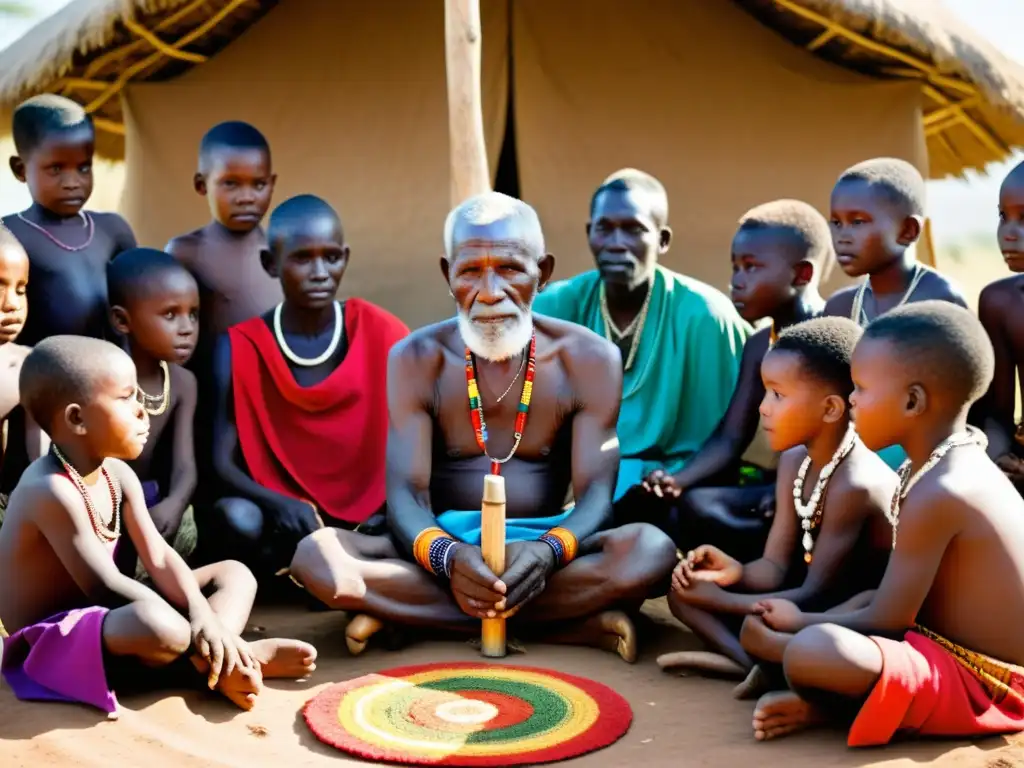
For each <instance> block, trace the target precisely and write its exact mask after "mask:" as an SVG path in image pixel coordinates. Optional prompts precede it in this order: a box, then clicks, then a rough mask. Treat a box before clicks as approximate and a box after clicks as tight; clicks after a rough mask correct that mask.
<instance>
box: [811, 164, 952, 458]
mask: <svg viewBox="0 0 1024 768" xmlns="http://www.w3.org/2000/svg"><path fill="white" fill-rule="evenodd" d="M924 215H925V181H924V178H923V177H922V176H921V173H920V171H918V170H917V168H915V167H914V166H913V165H911V164H910V163H908V162H907V161H906V160H899V159H897V158H892V157H879V158H874V159H872V160H866V161H864V162H862V163H858V164H857V165H855V166H853V167H852V168H849V169H847V170H846V171H844V172H843V174H842V175H841V176H840V177H839V180H838V181H837V182H836V185H835V187H834V188H833V190H832V201H831V225H832V243H833V245H834V247H835V252H836V260H837V261H838V262H839V266H840V267H841V268H842V270H843V272H845V273H846V274H847V275H849V276H850V277H854V278H861V277H863V278H864V279H863V280H862V281H861V283H860V285H858V286H854V287H851V288H843V289H841V290H839V291H836V292H835V293H834V294H833V295H832V296H831V297H830V298H829V300H828V304H826V305H825V314H826V315H836V316H839V317H849V318H850V319H851V320H853V321H854V322H855V323H857V324H859V325H860V326H861V327H863V326H866V325H867V324H868V323H870V322H871V321H872V320H873V319H874V318H876V317H879V316H880V315H883V314H885V313H886V312H888V311H889V310H891V309H893V308H895V307H899V306H902V305H903V304H907V303H910V302H914V301H927V300H929V299H937V300H940V301H949V302H952V303H953V304H957V305H959V306H961V307H966V306H967V301H966V300H965V299H964V297H963V294H962V293H961V292H960V289H959V288H957V287H956V286H955V285H954V284H953V283H952V282H951V281H950V280H949V279H948V278H946V277H944V276H943V275H942V274H940V273H939V272H937V271H935V270H934V269H932V268H931V267H928V266H925V265H924V264H922V263H921V262H919V261H918V260H917V257H916V256H915V254H914V250H913V245H914V244H915V243H916V242H917V241H918V239H919V238H920V236H921V232H922V230H923V227H924ZM880 455H881V456H882V459H883V460H884V461H885V463H886V464H888V465H889V466H890V467H892V468H893V469H896V468H897V467H898V466H899V465H900V464H901V463H902V462H903V459H904V458H906V455H905V454H904V453H903V451H902V450H900V449H899V447H897V446H883V450H882V451H881V452H880Z"/></svg>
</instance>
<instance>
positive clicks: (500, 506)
mask: <svg viewBox="0 0 1024 768" xmlns="http://www.w3.org/2000/svg"><path fill="white" fill-rule="evenodd" d="M480 550H481V552H482V553H483V556H484V562H485V563H487V567H488V568H490V569H491V570H492V571H493V572H494V574H495V575H496V576H501V574H503V573H504V572H505V478H503V477H501V476H500V475H486V476H485V477H484V496H483V501H482V502H481V504H480ZM481 630H482V634H481V637H480V647H481V650H482V651H483V654H484V656H490V657H491V658H499V657H501V656H504V655H505V620H504V619H484V622H483V627H482V628H481Z"/></svg>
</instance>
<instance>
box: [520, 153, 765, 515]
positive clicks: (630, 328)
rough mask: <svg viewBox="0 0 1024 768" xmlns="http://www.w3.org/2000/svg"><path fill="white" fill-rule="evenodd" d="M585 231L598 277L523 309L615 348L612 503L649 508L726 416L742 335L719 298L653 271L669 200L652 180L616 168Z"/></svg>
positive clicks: (568, 284) (665, 245) (663, 241)
mask: <svg viewBox="0 0 1024 768" xmlns="http://www.w3.org/2000/svg"><path fill="white" fill-rule="evenodd" d="M586 232H587V237H588V240H589V242H590V250H591V252H592V253H593V255H594V261H595V265H596V267H597V268H596V269H594V270H592V271H589V272H584V273H583V274H580V275H577V276H575V277H570V278H569V279H567V280H562V281H560V282H557V283H554V284H553V285H550V286H548V287H547V288H545V290H544V291H543V292H542V293H541V294H540V295H539V296H538V297H537V301H536V303H535V306H534V311H536V312H537V313H538V314H541V315H547V316H549V317H555V318H558V319H560V320H567V321H569V322H573V323H577V324H579V325H582V326H584V327H586V328H589V329H590V330H591V331H593V332H595V333H596V334H598V335H599V336H602V337H604V338H605V339H607V340H609V341H610V342H611V343H612V344H613V345H615V346H616V347H618V349H619V354H620V357H621V361H622V362H621V368H622V376H623V394H622V404H621V409H620V412H619V422H618V434H619V439H620V440H621V441H622V443H621V446H620V448H621V454H622V462H621V465H620V467H619V472H618V481H617V485H616V488H615V492H614V496H615V499H616V501H619V500H622V499H623V498H624V497H625V496H626V495H627V493H628V492H629V491H631V490H632V491H633V492H634V493H633V494H632V495H631V497H632V496H635V497H637V498H638V499H639V500H640V501H641V502H646V501H648V500H649V501H651V502H652V503H653V502H656V501H657V498H656V496H657V495H663V492H664V491H666V490H670V487H671V480H670V478H672V476H674V475H675V474H676V473H678V472H680V471H681V470H682V469H683V468H684V467H685V466H686V465H687V464H688V463H689V462H690V461H691V460H692V459H693V458H694V457H695V456H696V455H697V453H698V452H699V450H700V448H701V446H702V445H703V444H704V441H705V440H707V439H708V437H710V436H711V434H712V433H713V432H714V430H715V427H716V425H718V423H719V421H720V420H721V419H722V416H723V415H724V414H725V412H726V408H727V406H728V404H729V398H730V396H731V395H732V392H733V389H734V388H735V385H736V379H737V376H738V374H739V369H740V356H741V352H742V347H743V344H744V342H745V341H746V339H747V336H748V335H749V334H750V327H749V326H748V325H747V324H746V323H745V322H744V321H743V320H742V319H741V318H740V316H739V315H738V314H737V313H736V310H735V309H734V308H733V306H732V305H731V304H730V302H729V300H728V299H727V298H726V297H725V296H724V295H722V294H721V293H720V292H719V291H716V290H715V289H714V288H712V287H710V286H708V285H705V284H704V283H701V282H698V281H696V280H693V279H691V278H688V277H685V276H683V275H680V274H678V273H676V272H672V271H671V270H669V269H666V268H665V267H663V266H661V265H659V264H658V261H659V259H661V258H662V257H663V256H664V255H665V254H666V253H668V250H669V247H670V246H671V244H672V230H671V229H670V228H669V225H668V196H667V195H666V193H665V188H664V187H663V186H662V185H661V183H660V182H659V181H658V180H657V179H655V178H654V177H653V176H650V175H649V174H647V173H644V172H642V171H638V170H635V169H624V170H621V171H618V172H617V173H614V174H612V175H611V176H609V177H608V178H607V179H605V180H604V182H602V184H601V186H600V187H598V189H597V191H596V192H595V193H594V196H593V198H592V200H591V205H590V218H589V221H588V222H587V226H586ZM725 463H728V462H725ZM645 481H646V482H645ZM627 501H628V500H627ZM642 505H643V504H642V503H641V505H640V506H642ZM627 506H628V507H630V511H628V512H626V513H622V514H620V512H619V510H618V509H617V511H616V518H617V519H620V520H623V521H625V520H633V519H641V518H639V517H637V515H638V514H639V513H638V512H635V511H633V508H635V507H637V504H627Z"/></svg>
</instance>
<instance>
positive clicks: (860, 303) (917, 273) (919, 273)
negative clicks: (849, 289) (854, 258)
mask: <svg viewBox="0 0 1024 768" xmlns="http://www.w3.org/2000/svg"><path fill="white" fill-rule="evenodd" d="M924 275H925V269H924V267H922V266H921V265H920V264H917V265H916V266H915V267H914V276H913V277H911V278H910V284H909V285H908V286H907V290H906V291H905V292H904V293H903V298H901V299H900V300H899V303H898V304H896V307H902V306H903V305H904V304H906V303H907V302H908V301H909V300H910V297H911V296H913V295H914V291H915V290H916V289H917V284H918V283H920V282H921V278H923V277H924ZM870 288H871V279H870V278H864V282H863V283H861V284H860V288H858V289H857V294H856V295H855V296H854V297H853V309H852V310H851V311H850V319H851V320H853V322H855V323H856V324H857V325H861V326H864V325H867V324H868V313H867V312H865V311H864V295H865V294H866V293H867V292H868V290H869V289H870ZM872 295H874V294H873V293H872ZM896 307H893V309H895V308H896ZM862 318H863V322H861V319H862Z"/></svg>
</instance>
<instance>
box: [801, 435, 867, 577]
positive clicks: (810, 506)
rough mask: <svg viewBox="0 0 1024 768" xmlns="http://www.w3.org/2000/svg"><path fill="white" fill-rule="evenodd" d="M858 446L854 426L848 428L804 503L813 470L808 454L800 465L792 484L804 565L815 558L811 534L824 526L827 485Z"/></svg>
mask: <svg viewBox="0 0 1024 768" xmlns="http://www.w3.org/2000/svg"><path fill="white" fill-rule="evenodd" d="M856 443H857V433H856V431H855V430H854V428H853V425H852V424H851V425H850V426H848V427H847V428H846V434H845V435H844V436H843V440H842V442H840V443H839V447H838V448H836V452H835V453H833V454H832V458H831V459H829V462H828V464H826V465H825V466H824V467H822V468H821V472H820V474H819V475H818V482H816V483H815V484H814V489H813V490H812V491H811V497H810V498H809V499H808V500H807V503H806V504H804V500H803V499H804V481H805V480H806V479H807V470H809V469H810V468H811V456H810V454H808V455H807V456H805V457H804V460H803V463H802V464H801V465H800V470H799V471H798V472H797V473H796V479H795V480H794V481H793V507H794V508H795V509H796V516H797V519H799V520H800V527H801V528H802V529H803V532H804V536H803V545H804V562H805V563H810V562H811V560H813V559H814V555H813V550H814V537H813V536H812V535H811V531H813V530H814V529H815V528H817V527H818V526H819V525H820V524H821V516H822V512H823V511H824V502H825V493H826V492H827V491H828V482H829V480H831V479H832V474H833V473H834V472H835V471H836V468H837V467H838V466H839V465H840V464H842V462H843V459H845V458H846V457H847V456H848V455H849V454H850V451H852V450H853V446H854V445H856Z"/></svg>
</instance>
